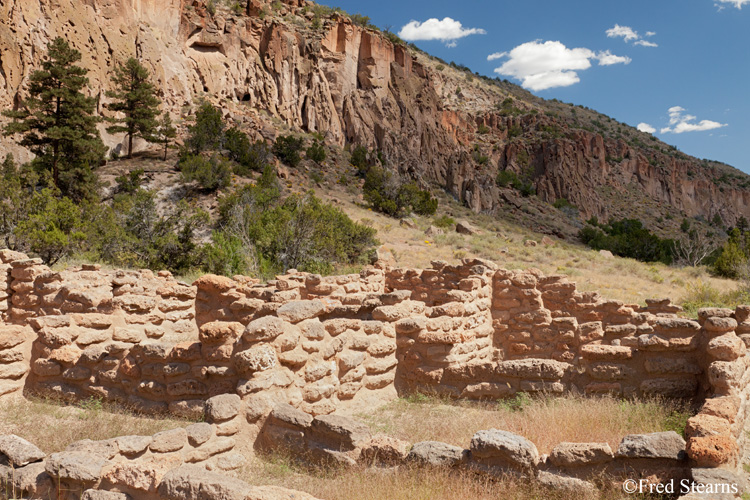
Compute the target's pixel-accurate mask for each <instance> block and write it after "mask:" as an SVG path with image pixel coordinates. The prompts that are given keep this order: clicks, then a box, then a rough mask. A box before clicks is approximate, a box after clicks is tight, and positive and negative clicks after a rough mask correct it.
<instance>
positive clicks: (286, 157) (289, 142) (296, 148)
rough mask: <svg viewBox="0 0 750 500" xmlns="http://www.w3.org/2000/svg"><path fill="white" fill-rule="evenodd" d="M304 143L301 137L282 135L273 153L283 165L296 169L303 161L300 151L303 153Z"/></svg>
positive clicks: (277, 139) (274, 146) (274, 145)
mask: <svg viewBox="0 0 750 500" xmlns="http://www.w3.org/2000/svg"><path fill="white" fill-rule="evenodd" d="M303 143H304V141H303V140H302V138H301V137H294V136H293V135H280V136H279V137H277V138H276V142H274V144H273V148H272V152H273V154H274V155H276V157H277V158H278V159H279V160H281V161H282V162H283V163H286V164H287V165H289V166H290V167H294V168H296V167H297V166H299V162H300V161H302V157H301V156H300V154H299V153H300V151H302V146H303Z"/></svg>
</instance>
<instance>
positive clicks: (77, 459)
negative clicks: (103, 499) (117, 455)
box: [45, 451, 109, 483]
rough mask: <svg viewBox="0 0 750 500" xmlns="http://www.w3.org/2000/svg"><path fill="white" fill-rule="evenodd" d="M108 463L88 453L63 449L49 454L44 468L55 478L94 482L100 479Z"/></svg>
mask: <svg viewBox="0 0 750 500" xmlns="http://www.w3.org/2000/svg"><path fill="white" fill-rule="evenodd" d="M108 463H109V462H108V461H107V460H104V459H103V458H101V457H98V456H96V455H92V454H90V453H83V452H78V451H64V452H60V453H53V454H52V455H50V456H49V458H48V459H47V464H46V466H45V470H46V471H47V473H48V474H49V475H50V476H52V477H55V478H59V479H67V480H71V481H76V482H82V483H94V482H97V481H99V480H100V479H101V477H102V472H103V470H104V467H105V466H106V465H107V464H108Z"/></svg>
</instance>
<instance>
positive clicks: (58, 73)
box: [3, 38, 106, 199]
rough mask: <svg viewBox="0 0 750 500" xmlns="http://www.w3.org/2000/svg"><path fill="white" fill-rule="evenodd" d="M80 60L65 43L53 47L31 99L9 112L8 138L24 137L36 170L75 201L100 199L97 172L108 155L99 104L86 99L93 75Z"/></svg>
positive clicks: (36, 78)
mask: <svg viewBox="0 0 750 500" xmlns="http://www.w3.org/2000/svg"><path fill="white" fill-rule="evenodd" d="M80 59H81V53H80V52H78V51H77V50H75V49H73V48H71V47H70V46H69V45H68V42H66V41H65V40H64V39H63V38H56V39H55V40H53V41H52V42H50V43H49V44H48V45H47V57H46V59H45V60H44V62H43V63H42V69H40V70H38V71H34V72H33V73H32V74H31V76H30V78H29V98H28V99H26V100H25V101H23V102H22V103H21V106H20V107H19V109H18V110H8V111H3V115H5V116H7V117H10V118H12V119H13V121H12V122H10V123H9V124H8V125H6V126H5V127H4V129H3V135H5V136H10V135H15V134H20V135H21V136H22V138H21V140H20V141H19V144H20V145H22V146H25V147H27V148H29V149H30V150H31V152H33V153H34V154H35V155H37V158H36V160H35V162H34V163H35V165H36V166H37V167H40V169H41V170H46V171H48V172H50V173H51V175H52V182H53V183H54V185H55V186H56V187H57V188H58V189H59V190H60V191H61V193H62V194H63V195H68V196H71V197H72V198H74V199H82V198H88V197H91V196H95V189H94V186H95V177H94V175H93V172H92V169H93V168H96V167H97V166H99V164H100V162H101V161H102V160H103V159H104V153H105V151H106V148H105V147H104V144H103V143H102V140H101V137H100V136H99V131H98V130H97V128H96V124H97V123H98V122H99V118H98V117H97V116H95V115H94V112H95V110H96V100H95V99H94V98H92V97H87V96H86V95H85V94H84V93H83V89H84V88H85V87H86V86H87V85H88V83H89V80H88V78H86V73H88V70H87V69H85V68H82V67H80V66H76V65H75V63H76V62H78V61H80Z"/></svg>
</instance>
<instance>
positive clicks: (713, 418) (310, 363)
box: [0, 251, 750, 468]
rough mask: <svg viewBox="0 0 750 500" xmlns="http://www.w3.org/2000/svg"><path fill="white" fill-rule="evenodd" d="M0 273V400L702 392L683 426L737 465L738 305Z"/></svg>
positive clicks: (425, 274)
mask: <svg viewBox="0 0 750 500" xmlns="http://www.w3.org/2000/svg"><path fill="white" fill-rule="evenodd" d="M0 274H1V275H2V276H4V277H5V278H4V279H1V280H0V300H1V301H0V321H2V323H0V393H8V392H13V391H17V390H19V389H21V388H25V389H26V390H29V391H34V392H46V393H51V394H54V395H57V396H59V397H63V398H67V399H71V400H80V399H85V398H88V397H92V396H95V397H101V398H104V399H107V400H112V401H117V402H122V403H126V404H128V405H131V406H133V407H136V408H139V409H141V410H143V411H146V412H158V411H170V412H173V413H178V414H190V415H200V414H201V413H202V412H203V411H204V406H205V402H206V400H207V399H208V398H210V397H213V396H216V395H221V394H237V395H239V396H240V397H241V398H242V400H243V401H244V403H245V404H246V405H247V407H248V412H247V414H248V418H247V420H248V422H250V423H252V424H253V425H255V427H256V429H257V427H258V426H259V425H261V424H262V422H263V421H264V420H263V419H264V418H265V417H266V416H267V415H268V414H269V413H270V412H271V409H272V408H274V407H275V406H276V405H278V404H291V405H292V406H293V407H295V408H297V409H300V410H302V411H303V412H305V413H306V414H309V415H312V416H320V415H326V414H330V413H333V412H334V411H335V410H336V409H337V408H340V407H342V406H346V405H349V404H365V403H367V402H368V401H369V400H370V399H371V398H372V399H376V400H378V401H383V400H384V399H390V398H393V397H395V396H396V395H397V393H398V392H400V393H405V392H409V391H430V392H436V393H439V394H444V395H449V396H452V397H461V398H473V399H477V398H500V397H507V396H511V395H513V394H515V393H517V392H545V393H552V394H555V393H564V392H568V391H570V392H577V393H583V394H592V395H593V394H603V393H608V394H614V395H617V396H623V397H633V396H649V395H662V396H668V397H678V398H687V399H693V400H695V401H697V402H703V401H704V400H705V405H704V406H703V409H702V411H701V412H700V413H699V414H698V415H697V416H696V417H694V418H693V419H691V424H690V426H689V428H688V438H689V439H688V447H687V452H688V453H689V454H690V456H691V458H692V459H693V460H695V461H696V463H700V464H705V465H706V466H722V467H730V468H735V467H737V466H738V465H739V457H740V455H741V453H742V452H743V450H744V448H745V445H746V441H747V437H746V434H745V432H744V431H743V429H744V426H745V423H746V420H747V418H746V415H747V407H748V400H749V399H750V398H748V390H747V389H746V387H747V385H748V382H750V369H749V368H750V356H749V355H748V351H747V348H746V343H750V319H749V318H750V307H739V308H737V309H736V310H734V311H733V310H726V309H705V310H701V312H700V317H699V319H698V321H693V320H689V319H684V318H681V317H679V316H678V314H677V313H679V311H680V309H679V307H676V306H674V305H672V304H671V303H670V302H669V301H668V300H653V301H647V306H645V307H641V306H638V305H631V304H624V303H622V302H618V301H611V300H605V299H602V298H601V297H599V295H598V294H596V293H590V292H579V291H577V290H576V286H575V284H574V283H571V282H569V281H568V280H567V279H566V278H565V277H564V276H544V275H542V273H541V272H539V271H536V270H528V271H508V270H503V269H498V268H497V266H496V265H495V264H493V263H491V262H487V261H482V260H476V259H467V260H464V261H463V262H462V263H461V264H459V265H454V266H452V265H448V264H446V263H444V262H434V263H433V266H432V268H431V269H425V270H418V269H390V268H387V269H382V268H370V269H367V270H365V271H363V272H362V273H360V274H355V275H347V276H334V277H326V278H323V277H321V276H318V275H311V274H306V273H298V272H296V271H290V272H289V273H288V274H286V275H284V276H279V277H277V279H275V280H272V281H270V282H268V283H259V282H258V281H257V280H253V279H249V278H246V277H240V276H237V277H235V278H233V279H230V278H224V277H219V276H212V275H209V276H204V277H202V278H200V279H199V280H197V281H196V282H195V283H194V284H193V285H188V284H186V283H181V282H178V281H176V280H175V279H174V278H172V276H171V275H170V274H169V273H167V272H160V273H157V274H154V273H152V272H151V271H118V270H103V269H101V268H99V266H83V267H81V268H74V269H69V270H66V271H61V272H54V271H51V270H50V269H49V268H48V267H46V266H44V265H42V264H41V262H40V261H39V260H37V259H28V258H27V257H26V256H25V255H22V254H18V253H15V252H9V251H3V252H0ZM29 372H30V373H29ZM27 374H28V375H27ZM706 398H708V399H706Z"/></svg>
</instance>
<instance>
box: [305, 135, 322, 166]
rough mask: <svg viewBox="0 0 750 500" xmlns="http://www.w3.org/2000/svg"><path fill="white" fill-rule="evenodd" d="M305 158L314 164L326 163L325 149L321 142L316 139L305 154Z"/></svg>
mask: <svg viewBox="0 0 750 500" xmlns="http://www.w3.org/2000/svg"><path fill="white" fill-rule="evenodd" d="M305 154H306V156H307V158H309V159H310V160H312V161H314V162H315V163H322V162H324V161H326V148H325V146H324V145H323V143H322V142H320V141H318V140H317V139H316V140H314V141H313V143H312V144H310V147H308V148H307V151H306V152H305Z"/></svg>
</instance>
